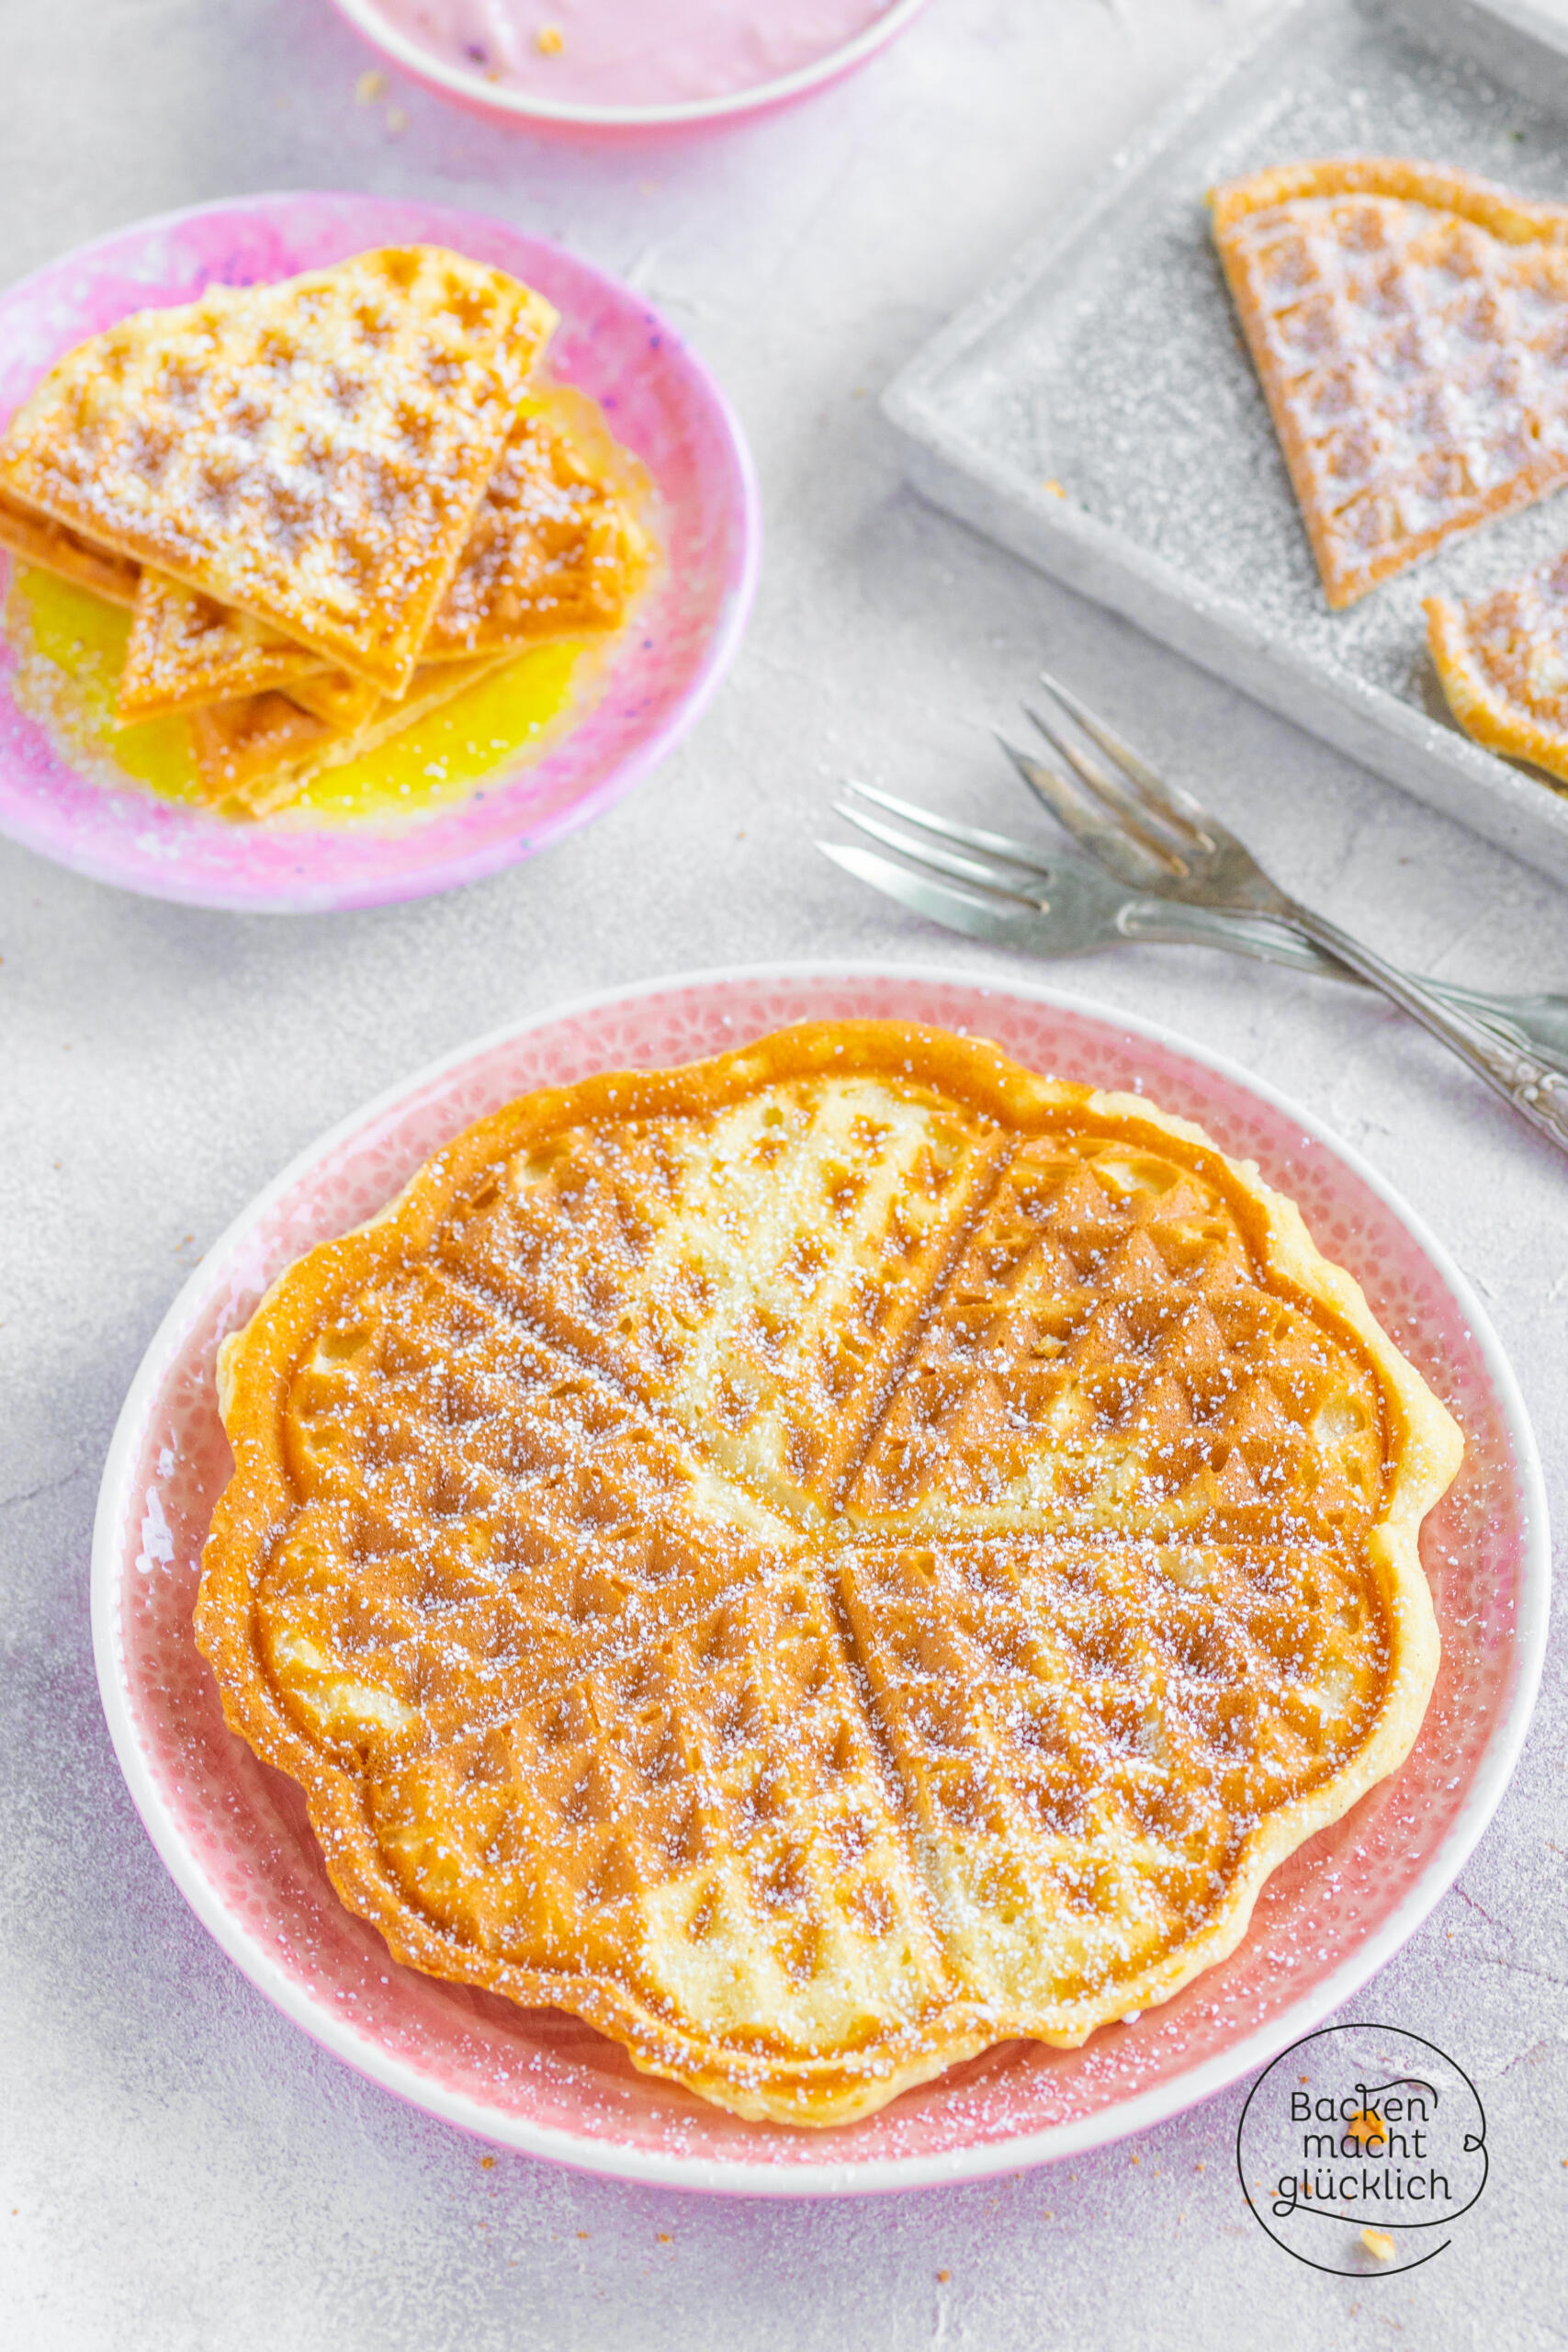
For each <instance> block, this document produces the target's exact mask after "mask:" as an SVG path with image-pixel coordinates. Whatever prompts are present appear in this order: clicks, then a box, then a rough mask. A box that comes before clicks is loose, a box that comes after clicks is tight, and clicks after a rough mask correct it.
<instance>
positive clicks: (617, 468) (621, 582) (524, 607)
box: [0, 386, 651, 728]
mask: <svg viewBox="0 0 1568 2352" xmlns="http://www.w3.org/2000/svg"><path fill="white" fill-rule="evenodd" d="M649 495H650V493H649V486H648V484H647V482H646V481H645V480H644V479H643V477H642V473H641V469H640V468H639V467H638V466H637V462H636V460H635V459H634V458H630V457H629V456H628V455H627V453H626V451H625V450H623V449H621V448H619V447H617V445H616V444H615V441H614V440H613V439H612V438H611V436H610V435H609V434H608V432H607V431H606V430H605V428H604V420H603V418H602V416H601V415H600V413H599V410H598V407H597V404H596V403H595V402H594V401H591V400H589V399H588V398H587V396H586V395H585V394H582V393H580V392H575V391H573V390H570V389H569V388H567V387H565V386H552V387H550V388H548V389H547V390H545V391H544V392H542V393H533V394H530V395H529V397H528V398H527V399H526V401H525V403H524V407H523V410H522V412H521V413H520V414H519V416H518V418H517V421H516V423H515V424H513V428H512V432H511V434H510V435H509V436H508V439H507V442H506V446H505V447H504V448H503V449H502V455H501V459H500V462H499V463H498V465H497V467H496V469H495V471H494V472H493V473H492V475H491V479H490V481H489V482H488V483H487V484H486V486H485V492H484V496H483V497H482V499H481V500H480V502H479V511H478V513H477V514H476V515H475V517H474V521H473V525H472V526H471V528H470V530H469V533H468V539H467V541H466V543H465V546H464V548H463V553H462V557H461V559H460V560H459V562H458V565H457V571H456V573H455V574H454V576H453V579H452V582H451V584H450V586H449V587H448V588H447V590H446V594H445V596H444V597H443V598H442V601H441V604H440V605H439V606H438V608H437V610H436V612H435V615H434V618H433V620H432V622H431V625H430V628H429V629H428V631H427V633H426V635H425V638H424V641H423V645H422V646H421V648H420V659H421V661H422V662H444V661H469V660H472V659H473V658H474V657H475V656H476V655H478V654H481V653H502V652H508V651H516V650H522V649H523V648H524V647H525V646H527V645H530V644H537V643H539V642H541V641H543V640H544V639H547V638H558V637H564V636H581V635H595V634H599V633H601V632H604V631H606V630H610V629H614V628H618V627H619V626H620V624H621V623H622V621H623V620H624V619H625V617H626V607H627V605H628V604H629V603H630V601H631V598H632V596H633V594H635V592H636V590H637V587H638V586H640V584H641V582H642V580H643V578H644V576H645V574H646V572H647V571H648V570H649V562H650V556H651V549H650V544H649V538H648V535H647V533H646V532H645V531H644V529H643V527H642V526H641V524H640V523H639V521H638V520H637V511H636V510H637V507H638V506H639V505H641V504H643V503H646V501H647V499H648V497H649ZM0 527H3V525H0ZM45 527H51V526H45ZM110 560H112V559H110ZM133 593H134V594H135V622H134V626H133V627H132V629H131V635H130V645H129V647H128V648H127V651H126V660H125V669H124V672H123V673H122V675H121V678H120V684H119V699H118V715H119V718H120V720H121V723H122V724H129V723H130V721H131V720H133V719H139V718H155V717H159V716H162V715H163V714H164V713H167V712H171V711H186V710H196V709H199V708H200V707H201V706H202V705H203V704H206V703H213V702H231V701H236V700H238V699H240V698H241V697H243V696H245V695H256V694H264V693H267V692H277V693H281V694H287V695H289V696H290V697H291V698H292V699H293V700H296V701H298V702H299V703H301V704H303V706H304V707H306V708H307V709H308V710H310V711H313V712H314V713H315V715H316V716H317V717H318V718H323V719H326V720H327V721H329V723H331V724H332V725H333V726H337V727H344V728H349V727H355V726H359V725H362V724H363V722H364V721H365V719H366V718H368V716H369V714H370V711H371V710H372V708H373V707H375V704H376V702H377V701H378V689H377V688H376V687H375V686H373V685H371V684H368V683H367V682H366V681H364V680H360V679H355V678H352V677H349V676H346V675H345V674H344V673H343V672H342V671H334V670H333V668H332V666H331V664H330V663H328V662H326V661H325V660H324V659H323V657H322V656H321V654H319V653H313V652H311V651H310V650H309V649H308V648H307V647H305V646H302V645H299V644H295V643H293V642H291V640H290V639H288V638H286V637H284V636H281V635H280V634H279V632H278V631H277V630H276V629H274V628H267V627H266V626H265V624H263V623H262V622H260V621H255V620H253V619H252V618H251V617H250V616H249V615H248V614H245V613H241V612H237V611H235V610H234V608H233V607H232V606H231V605H220V604H217V603H215V602H214V601H213V599H212V598H211V597H209V596H203V595H200V594H197V592H196V591H195V590H193V589H189V588H184V587H181V586H180V584H179V583H178V582H175V581H173V580H168V579H165V578H164V577H163V576H162V575H161V574H160V573H158V572H155V571H143V572H142V573H141V582H140V585H139V587H136V586H135V583H134V582H133Z"/></svg>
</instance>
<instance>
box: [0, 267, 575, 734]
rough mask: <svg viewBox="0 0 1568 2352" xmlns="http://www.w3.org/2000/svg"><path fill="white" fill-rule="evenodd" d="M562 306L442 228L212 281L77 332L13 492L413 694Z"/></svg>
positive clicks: (31, 412) (23, 437) (22, 427)
mask: <svg viewBox="0 0 1568 2352" xmlns="http://www.w3.org/2000/svg"><path fill="white" fill-rule="evenodd" d="M554 323H555V313H554V312H553V311H551V309H550V307H549V305H548V304H547V302H545V301H544V300H542V299H541V298H540V297H539V296H538V295H536V294H533V293H531V292H530V291H529V290H528V289H527V288H525V287H523V286H520V285H518V283H517V282H516V280H515V279H513V278H511V277H506V276H505V275H504V274H503V273H502V271H500V270H496V269H490V268H487V267H484V266H481V265H479V264H478V263H475V262H471V261H468V260H466V259H465V258H463V257H462V256H461V255H459V254H451V253H446V252H444V251H442V250H441V249H440V248H438V247H434V246H410V247H406V248H388V249H386V250H383V251H381V252H378V253H371V254H360V255H358V256H357V257H356V258H355V259H354V260H352V261H345V262H342V263H339V264H337V265H336V266H334V267H333V268H331V269H326V270H320V271H316V272H313V273H310V274H309V275H307V276H305V277H295V278H289V279H288V280H286V281H284V282H283V283H282V284H279V285H276V286H261V287H247V288H239V289H235V288H221V287H220V288H211V289H209V292H208V293H206V294H205V295H204V296H203V297H202V298H201V300H199V301H197V302H194V303H191V304H189V305H188V306H187V307H186V308H184V309H181V310H175V311H141V312H138V313H137V314H136V315H134V316H133V317H130V318H128V319H125V320H122V321H121V322H120V323H119V324H118V326H115V327H112V328H110V329H109V330H108V331H107V333H106V334H100V335H96V336H94V337H93V338H92V340H91V341H89V342H87V343H85V344H82V345H78V347H77V348H76V349H75V350H74V351H73V352H70V353H68V354H67V355H66V356H65V357H64V358H63V359H62V360H61V361H60V362H59V363H58V364H57V365H56V366H55V367H54V368H52V369H51V372H50V374H49V375H48V376H47V377H46V378H45V379H44V380H43V382H42V384H41V385H40V386H39V389H38V390H37V391H36V392H34V394H33V395H32V397H31V398H30V399H29V400H28V401H27V402H26V403H25V404H24V406H23V407H22V408H21V409H20V410H19V411H18V412H17V415H16V416H15V417H14V418H13V419H12V421H11V423H10V424H9V426H8V427H7V428H6V433H5V435H4V437H3V438H0V490H3V491H4V492H6V493H7V494H8V495H9V496H10V497H11V498H12V499H13V500H15V501H17V502H19V503H21V504H22V505H23V506H24V507H25V508H28V509H31V510H34V511H36V512H37V513H39V514H40V515H44V516H46V517H49V518H51V519H52V520H53V521H55V522H57V523H60V524H62V525H64V526H66V527H67V528H68V529H70V530H72V531H74V532H77V533H79V534H81V535H83V536H84V537H86V538H88V539H90V540H91V541H92V542H94V544H95V545H97V546H100V547H103V548H107V549H109V550H110V551H112V552H113V553H116V554H118V555H120V556H122V557H125V558H128V559H130V560H132V561H135V562H138V563H141V564H148V565H151V566H152V567H153V568H154V569H155V570H157V571H160V572H163V573H164V574H165V575H166V576H167V577H169V578H170V579H172V580H175V581H178V582H181V583H183V584H184V585H185V586H186V587H188V588H194V589H197V590H199V591H200V592H201V593H202V594H204V595H206V596H209V597H211V598H212V599H213V600H214V601H215V602H217V603H219V604H220V605H232V606H233V607H234V608H235V609H236V610H237V611H239V612H242V613H245V614H248V615H249V616H251V618H252V619H254V620H256V621H260V622H262V623H264V624H265V625H266V626H267V627H269V628H274V629H276V630H277V631H279V632H280V633H281V634H282V635H283V636H285V637H287V638H288V639H292V640H294V641H295V642H296V643H298V644H300V645H303V646H306V647H308V648H310V650H312V651H314V652H316V653H319V654H321V655H322V656H323V657H324V658H325V659H326V660H327V661H329V662H333V663H335V664H338V665H341V666H342V667H343V668H344V669H347V670H350V671H352V672H354V673H355V674H356V675H357V676H361V677H364V678H366V679H367V680H369V681H370V682H371V683H372V684H375V685H376V686H377V687H378V688H379V689H380V690H381V691H382V692H383V693H386V694H389V695H398V694H400V693H401V692H402V691H403V689H404V687H405V686H406V685H407V684H408V681H409V679H410V677H411V676H412V673H413V669H414V666H415V663H416V662H417V660H418V658H419V651H420V647H421V645H422V643H423V639H424V636H425V633H426V630H427V628H429V625H430V622H431V619H432V617H433V616H434V612H435V609H436V607H437V605H439V604H440V602H441V599H442V596H443V595H444V594H445V593H446V588H447V585H448V583H449V582H450V581H451V578H452V575H453V572H454V571H455V570H456V569H457V562H458V559H459V558H460V556H461V554H462V550H463V547H464V544H465V542H466V540H467V538H468V531H469V527H470V526H471V524H472V522H473V520H474V516H475V514H476V512H477V510H478V507H479V501H480V499H481V497H482V496H483V493H484V490H485V485H486V483H487V482H488V481H490V478H491V474H492V473H493V471H494V469H495V465H496V461H497V459H498V458H499V457H500V455H501V451H502V446H503V445H504V443H505V441H506V437H507V435H508V434H509V432H510V431H511V428H512V424H513V419H514V417H515V415H516V413H517V410H518V406H519V403H520V402H521V401H522V399H523V395H524V392H525V387H526V383H527V379H528V375H529V371H530V369H531V368H532V367H533V364H534V361H535V359H536V356H537V354H538V352H539V351H540V350H541V349H542V347H543V345H544V343H545V341H546V339H547V336H548V334H549V333H550V330H551V328H552V327H553V325H554Z"/></svg>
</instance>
